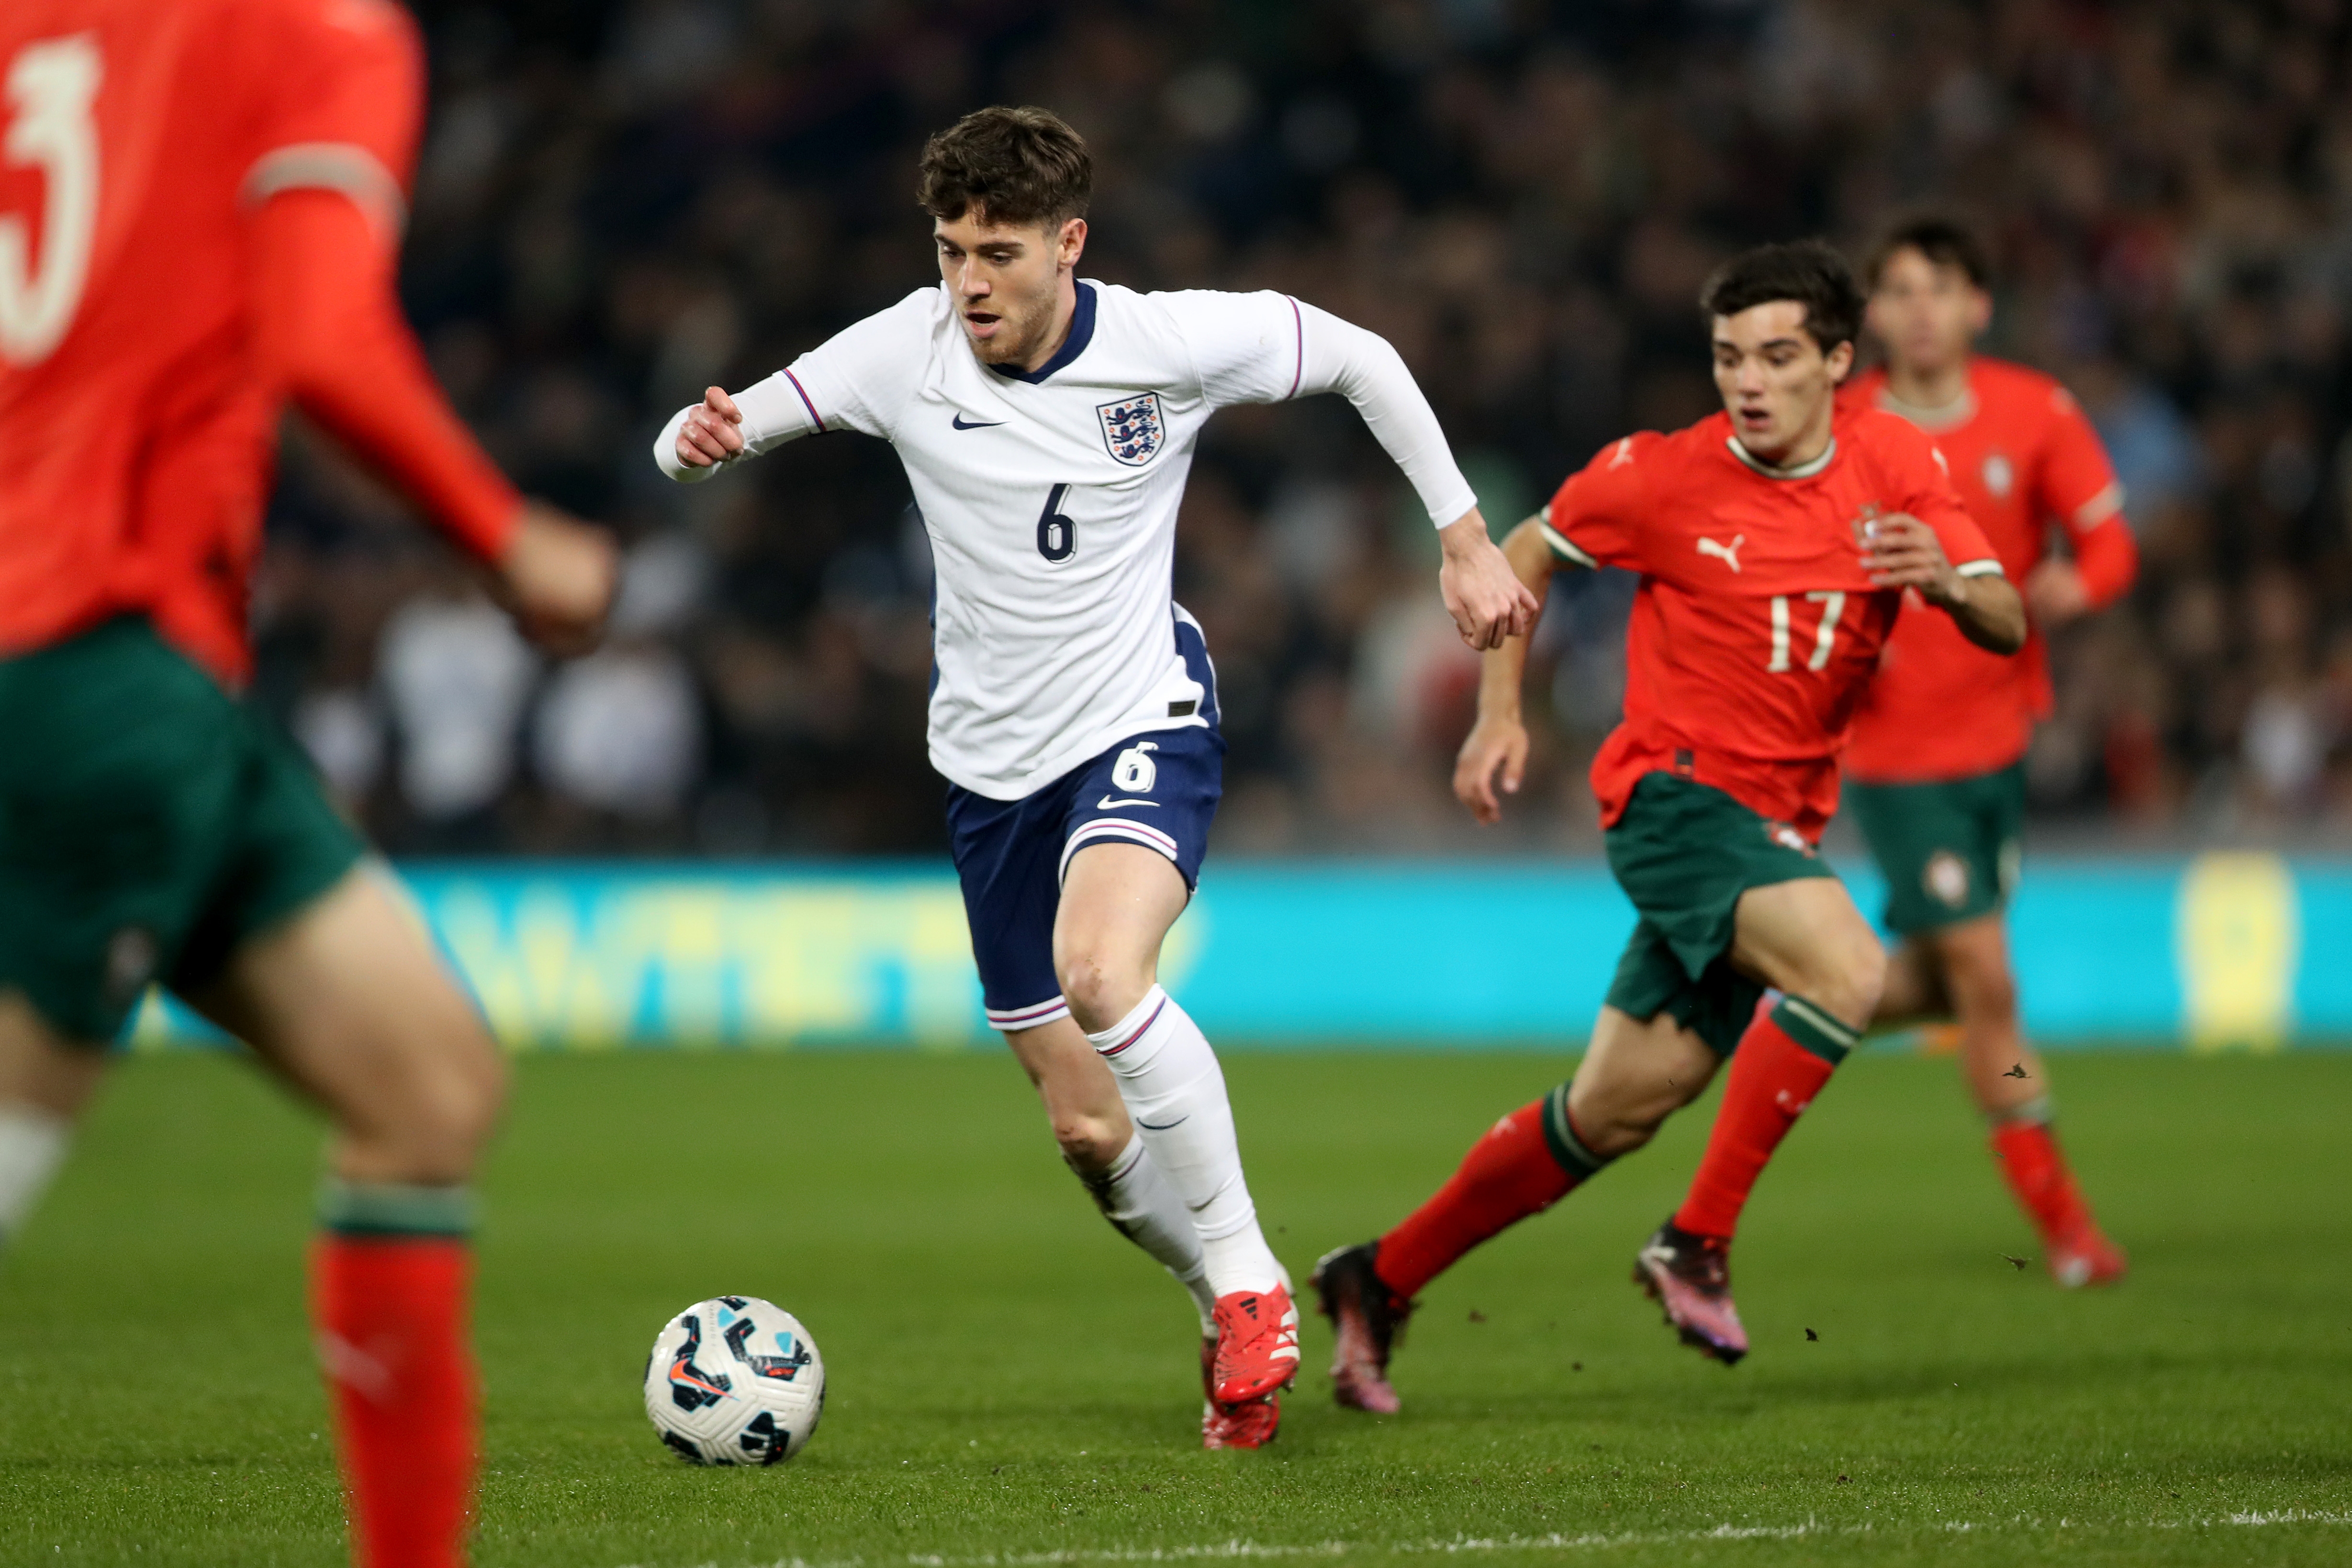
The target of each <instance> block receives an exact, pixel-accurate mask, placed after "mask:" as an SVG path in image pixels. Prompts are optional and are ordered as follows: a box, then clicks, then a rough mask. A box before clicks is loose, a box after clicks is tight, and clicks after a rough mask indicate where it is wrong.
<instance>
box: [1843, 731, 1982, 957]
mask: <svg viewBox="0 0 2352 1568" xmlns="http://www.w3.org/2000/svg"><path fill="white" fill-rule="evenodd" d="M1845 804H1846V806H1847V808H1848V809H1849V810H1851V811H1852V812H1853V816H1854V820H1855V821H1856V822H1858V823H1860V824H1861V826H1862V836H1863V837H1864V839H1865V840H1867V841H1868V843H1869V845H1870V855H1871V858H1872V859H1874V860H1876V861H1877V862H1878V868H1879V870H1880V871H1881V872H1883V873H1884V874H1885V878H1886V923H1887V926H1888V927H1889V928H1890V929H1892V930H1893V931H1895V933H1896V934H1897V935H1899V936H1913V935H1916V934H1917V933H1918V932H1920V931H1933V930H1935V929H1936V928H1937V926H1948V925H1957V924H1958V923H1959V922H1960V921H1969V920H1974V919H1976V918H1977V917H1978V916H1979V915H1989V914H1992V913H1994V912H1996V911H1997V910H2000V908H2001V906H2002V905H2004V904H2006V903H2007V902H2008V901H2009V895H2010V893H2011V890H2012V889H2015V888H2016V886H2017V867H2018V836H2019V834H2020V833H2021V830H2022V829H2023V827H2024V825H2025V764H2024V763H2011V764H2010V765H2009V766H2008V767H2005V768H2001V769H2000V770H1998V771H1996V772H1993V773H1978V774H1977V775H1975V776H1974V777H1972V778H1965V779H1951V780H1948V781H1944V782H1939V783H1936V784H1851V783H1850V784H1847V785H1846V786H1845Z"/></svg>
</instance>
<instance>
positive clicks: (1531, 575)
mask: <svg viewBox="0 0 2352 1568" xmlns="http://www.w3.org/2000/svg"><path fill="white" fill-rule="evenodd" d="M1472 515H1473V517H1475V513H1474V514H1472ZM1485 526H1486V525H1485V524H1484V522H1481V523H1480V524H1479V528H1480V533H1481V536H1482V537H1483V536H1484V532H1485ZM1496 556H1497V557H1498V558H1499V559H1500V560H1501V561H1502V562H1503V563H1504V566H1505V568H1506V569H1507V570H1508V571H1509V572H1510V574H1511V577H1512V582H1513V584H1514V585H1515V586H1517V587H1518V588H1519V589H1521V590H1522V591H1523V592H1525V593H1526V595H1528V600H1529V602H1530V603H1532V604H1533V605H1534V606H1535V609H1534V613H1533V614H1532V615H1530V616H1528V625H1527V627H1526V629H1525V630H1523V631H1517V632H1513V633H1511V634H1510V635H1508V636H1507V637H1504V638H1503V639H1502V640H1501V642H1499V643H1498V644H1496V646H1495V647H1491V648H1489V649H1487V651H1486V658H1485V659H1483V660H1482V661H1481V662H1480V665H1479V670H1478V720H1477V722H1476V723H1475V724H1473V725H1472V726H1471V728H1470V734H1469V736H1468V738H1467V739H1465V740H1464V741H1463V742H1462V751H1461V753H1460V754H1459V755H1458V756H1457V757H1455V759H1454V796H1455V798H1457V799H1458V800H1460V801H1461V802H1462V804H1463V805H1466V806H1468V807H1469V808H1470V815H1471V816H1475V817H1476V818H1477V819H1478V820H1479V821H1480V822H1482V823H1486V824H1488V825H1492V824H1494V823H1496V822H1499V821H1501V820H1502V816H1503V803H1502V801H1501V800H1500V799H1499V798H1498V797H1497V795H1496V791H1497V789H1498V788H1499V789H1500V792H1501V794H1503V795H1517V794H1518V793H1519V784H1520V783H1521V782H1522V781H1523V780H1524V779H1525V778H1526V776H1527V771H1528V726H1527V722H1526V721H1525V719H1524V718H1522V717H1521V711H1522V710H1521V708H1520V700H1519V692H1520V689H1521V687H1523V686H1524V685H1525V684H1526V680H1527V670H1528V643H1529V641H1530V640H1531V639H1532V638H1533V637H1534V635H1535V623H1536V621H1537V619H1538V617H1540V616H1542V615H1543V602H1544V597H1545V594H1546V592H1547V591H1548V590H1549V588H1550V586H1551V574H1552V572H1553V571H1554V570H1555V569H1556V568H1557V567H1558V565H1559V560H1558V558H1557V557H1556V556H1555V555H1553V553H1552V551H1551V546H1550V545H1549V544H1547V543H1546V542H1544V538H1543V527H1542V524H1541V522H1540V521H1538V519H1536V518H1532V517H1531V518H1529V519H1528V520H1527V521H1525V522H1522V523H1520V524H1519V526H1518V527H1517V528H1515V529H1513V530H1512V531H1511V533H1510V537H1509V538H1507V539H1506V540H1504V541H1503V544H1502V548H1501V549H1500V550H1497V551H1496Z"/></svg>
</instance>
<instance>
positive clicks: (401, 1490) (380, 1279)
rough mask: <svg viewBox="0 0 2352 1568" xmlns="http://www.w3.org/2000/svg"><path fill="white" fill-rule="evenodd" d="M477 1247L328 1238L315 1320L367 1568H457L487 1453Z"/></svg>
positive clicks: (455, 1242) (419, 1239)
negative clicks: (479, 1447)
mask: <svg viewBox="0 0 2352 1568" xmlns="http://www.w3.org/2000/svg"><path fill="white" fill-rule="evenodd" d="M471 1273H472V1261H471V1258H470V1256H469V1251H468V1248H467V1245H466V1243H465V1242H464V1241H463V1240H462V1239H460V1238H458V1237H448V1236H431V1235H366V1236H354V1235H339V1234H336V1233H335V1232H333V1231H328V1232H325V1233H322V1234H321V1235H320V1237H319V1240H318V1243H317V1245H316V1247H314V1248H313V1250H312V1254H311V1278H312V1319H313V1321H314V1322H315V1323H316V1325H317V1329H318V1334H319V1350H320V1359H321V1360H322V1361H323V1362H324V1363H326V1373H327V1384H328V1390H329V1394H330V1395H331V1401H332V1404H333V1405H334V1413H335V1434H336V1439H337V1442H338V1444H339V1446H340V1447H341V1451H342V1460H343V1470H344V1480H345V1483H346V1484H347V1486H348V1487H349V1489H350V1495H351V1510H352V1561H353V1562H354V1563H356V1564H358V1565H359V1568H457V1565H459V1564H462V1563H464V1562H465V1560H466V1552H465V1537H466V1523H467V1518H466V1516H467V1509H468V1507H469V1506H470V1504H471V1502H472V1492H473V1482H474V1466H475V1453H476V1435H475V1425H476V1415H475V1389H474V1368H473V1361H472V1357H471V1356H470V1354H469V1353H468V1352H467V1329H466V1299H467V1285H468V1281H469V1277H470V1275H471Z"/></svg>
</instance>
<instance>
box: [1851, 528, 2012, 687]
mask: <svg viewBox="0 0 2352 1568" xmlns="http://www.w3.org/2000/svg"><path fill="white" fill-rule="evenodd" d="M1974 564H1976V563H1969V565H1974ZM1863 565H1864V568H1865V569H1867V570H1868V572H1869V573H1870V580H1871V581H1872V582H1873V583H1874V584H1877V585H1878V586H1879V587H1882V588H1916V589H1917V590H1918V593H1919V596H1920V597H1921V598H1923V599H1925V600H1927V603H1929V604H1931V605H1935V606H1936V607H1937V609H1939V610H1941V611H1943V612H1944V613H1945V614H1946V615H1948V616H1951V617H1952V624H1953V625H1955V626H1958V627H1959V628H1960V635H1961V636H1962V637H1966V638H1968V639H1969V641H1970V642H1972V643H1974V644H1976V645H1977V647H1980V648H1984V649H1986V650H1988V651H1990V652H1992V653H2001V654H2009V653H2015V652H2016V651H2017V650H2018V649H2019V648H2021V647H2024V646H2025V601H2024V599H2023V598H2022V597H2021V596H2020V595H2019V594H2018V592H2017V590H2016V588H2014V587H2013V586H2011V584H2010V582H2009V579H2008V578H2006V577H2003V576H2002V575H2000V568H1999V566H1998V564H1997V563H1990V569H1988V570H1985V571H1981V572H1973V571H1969V569H1968V568H1967V567H1965V566H1958V567H1956V566H1954V565H1953V564H1952V563H1951V562H1950V561H1948V560H1947V559H1946V558H1945V555H1944V546H1943V542H1942V541H1941V540H1939V539H1937V537H1936V531H1935V530H1934V529H1932V528H1930V527H1928V526H1927V524H1926V523H1924V522H1922V521H1919V520H1918V519H1917V518H1916V517H1913V516H1910V515H1909V514H1908V513H1906V512H1895V513H1893V514H1891V515H1889V516H1886V517H1882V518H1879V519H1877V520H1876V521H1874V523H1873V524H1872V525H1871V533H1870V540H1869V544H1868V547H1867V548H1866V549H1865V550H1864V553H1863Z"/></svg>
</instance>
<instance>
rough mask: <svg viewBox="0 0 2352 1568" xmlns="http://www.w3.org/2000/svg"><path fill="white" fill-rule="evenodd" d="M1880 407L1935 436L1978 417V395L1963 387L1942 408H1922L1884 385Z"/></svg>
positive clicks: (1879, 397)
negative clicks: (1956, 395) (1939, 432)
mask: <svg viewBox="0 0 2352 1568" xmlns="http://www.w3.org/2000/svg"><path fill="white" fill-rule="evenodd" d="M1878 406H1880V407H1881V408H1884V409H1885V410H1886V412H1888V413H1889V414H1899V415H1901V416H1903V417H1904V418H1906V419H1908V420H1909V421H1911V423H1912V424H1914V425H1916V426H1918V427H1919V428H1920V429H1922V430H1925V431H1927V432H1928V433H1929V434H1930V435H1934V434H1936V433H1937V432H1938V431H1944V430H1953V429H1957V428H1958V427H1959V426H1963V425H1965V424H1967V423H1968V422H1969V420H1971V419H1973V418H1975V417H1976V416H1977V393H1976V388H1974V387H1973V386H1968V385H1963V386H1962V387H1961V388H1960V395H1958V397H1955V398H1954V399H1952V400H1951V401H1950V402H1949V403H1947V404H1945V405H1943V406H1942V407H1941V408H1922V407H1921V406H1919V405H1917V404H1916V403H1906V402H1904V401H1903V400H1902V399H1901V398H1899V397H1897V396H1895V394H1894V393H1893V392H1891V391H1889V390H1888V389H1887V388H1886V386H1885V384H1881V385H1880V386H1879V388H1878Z"/></svg>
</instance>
